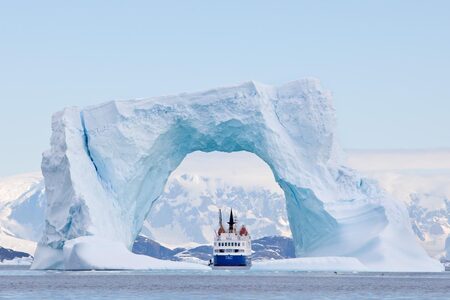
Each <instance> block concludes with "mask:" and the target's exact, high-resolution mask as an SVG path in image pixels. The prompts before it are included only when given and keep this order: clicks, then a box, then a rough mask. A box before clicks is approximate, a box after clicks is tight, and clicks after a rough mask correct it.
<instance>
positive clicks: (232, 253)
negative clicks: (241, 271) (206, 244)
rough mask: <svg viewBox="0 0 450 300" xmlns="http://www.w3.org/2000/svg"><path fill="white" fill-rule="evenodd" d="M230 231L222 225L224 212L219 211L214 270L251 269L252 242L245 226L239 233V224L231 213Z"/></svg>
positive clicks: (212, 264)
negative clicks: (230, 268) (221, 268)
mask: <svg viewBox="0 0 450 300" xmlns="http://www.w3.org/2000/svg"><path fill="white" fill-rule="evenodd" d="M227 223H228V231H225V229H224V227H223V224H222V211H221V210H220V209H219V229H218V230H217V232H216V237H215V238H214V246H213V261H211V262H210V264H211V266H212V267H213V268H220V267H224V268H229V267H233V268H234V267H240V268H250V267H251V265H252V260H251V255H252V241H251V238H250V235H249V233H248V231H247V228H245V226H244V225H242V226H241V228H240V229H239V232H237V222H236V219H235V218H234V217H233V210H231V212H230V220H229V221H228V222H227Z"/></svg>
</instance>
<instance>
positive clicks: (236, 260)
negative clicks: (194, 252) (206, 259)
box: [214, 255, 252, 267]
mask: <svg viewBox="0 0 450 300" xmlns="http://www.w3.org/2000/svg"><path fill="white" fill-rule="evenodd" d="M251 265H252V260H251V258H250V256H244V255H214V267H250V266H251Z"/></svg>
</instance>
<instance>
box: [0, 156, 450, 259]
mask: <svg viewBox="0 0 450 300" xmlns="http://www.w3.org/2000/svg"><path fill="white" fill-rule="evenodd" d="M403 152H404V153H403V154H401V153H400V154H399V153H397V152H396V153H394V154H392V153H391V152H370V153H368V152H362V151H351V152H349V153H348V156H349V161H350V162H351V164H352V166H353V167H355V168H358V169H360V170H361V171H363V172H366V174H367V175H368V176H370V177H373V178H376V179H377V180H378V181H379V182H380V185H381V186H383V188H385V189H386V190H388V191H389V192H390V193H392V194H394V195H395V197H397V198H398V199H401V200H402V201H403V202H404V203H405V204H406V205H407V208H408V213H409V215H410V218H411V225H412V228H413V230H414V232H415V233H416V235H417V238H418V240H419V241H420V243H421V244H422V246H423V247H424V248H425V249H426V251H427V252H428V253H429V254H430V255H431V256H432V257H435V258H441V257H443V256H445V255H446V254H450V239H448V236H449V234H450V225H449V218H450V200H449V199H450V193H449V190H450V172H448V173H447V171H446V168H447V167H448V166H446V165H445V164H446V163H448V162H449V161H450V158H449V159H448V160H447V159H446V157H445V155H444V154H443V153H445V151H444V152H443V151H438V152H437V153H435V154H434V155H433V154H432V153H430V152H426V153H415V154H414V156H412V154H411V153H410V152H408V151H403ZM389 153H391V154H389ZM402 157H403V158H404V157H409V159H408V160H406V162H403V163H402V162H401V159H402ZM408 161H409V162H410V163H409V164H408V163H407V162H408ZM427 161H428V163H426V162H427ZM435 161H436V163H434V162H435ZM416 162H417V163H416ZM439 162H440V163H439ZM414 163H415V164H416V165H414ZM418 163H420V164H421V165H417V164H418ZM383 164H385V165H383ZM399 164H401V165H399ZM386 165H387V166H388V167H390V169H389V168H387V167H386ZM411 165H413V168H411V167H410V168H408V167H407V166H411ZM377 166H378V167H377ZM44 202H45V195H44V187H43V184H42V176H41V175H40V173H31V174H24V175H18V176H12V177H8V178H0V246H3V247H5V248H11V249H14V250H17V251H23V252H27V253H31V254H33V252H34V249H35V242H36V241H38V240H39V238H40V234H41V232H40V231H41V230H42V225H43V214H44V209H45V205H44ZM219 207H221V208H222V209H224V210H225V212H226V211H227V210H228V209H229V207H233V209H235V211H236V212H237V213H238V218H239V222H242V223H244V224H246V225H247V226H248V227H249V229H250V231H251V234H252V236H253V237H254V238H260V237H264V236H270V235H281V236H290V229H289V224H288V220H287V217H286V208H285V202H284V196H283V193H282V191H281V189H279V188H278V186H277V185H276V184H275V181H274V179H273V175H272V174H271V172H270V169H269V168H268V167H267V165H265V164H264V163H262V161H261V160H259V159H257V158H256V156H253V155H243V154H233V155H230V154H220V155H219V154H217V153H216V154H214V153H213V154H204V153H195V154H193V155H191V156H190V157H188V158H187V159H186V160H185V161H183V163H182V164H181V165H180V166H179V168H177V170H175V172H174V173H173V174H172V175H171V176H170V178H169V181H168V183H167V184H166V187H165V190H164V193H163V195H162V196H161V198H160V199H159V200H158V201H157V202H155V204H154V206H153V208H152V210H151V212H150V214H149V216H148V217H147V220H146V222H145V223H144V228H143V229H142V232H141V235H143V236H146V237H149V238H151V239H153V240H155V241H158V242H160V243H161V244H163V245H166V246H168V247H171V248H174V247H178V246H184V247H188V246H196V245H199V244H205V243H208V241H210V240H211V238H212V235H213V229H214V228H215V227H216V225H217V214H218V208H219ZM240 212H245V214H242V215H241V214H239V213H240ZM447 240H448V242H447V243H446V241H447ZM446 245H447V248H446ZM446 249H447V251H446ZM449 258H450V257H449Z"/></svg>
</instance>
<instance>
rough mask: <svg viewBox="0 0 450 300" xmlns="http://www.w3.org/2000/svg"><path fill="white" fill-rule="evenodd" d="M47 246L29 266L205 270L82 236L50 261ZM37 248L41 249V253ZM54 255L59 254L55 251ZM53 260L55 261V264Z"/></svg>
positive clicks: (50, 254)
mask: <svg viewBox="0 0 450 300" xmlns="http://www.w3.org/2000/svg"><path fill="white" fill-rule="evenodd" d="M48 250H49V248H41V249H39V251H38V252H37V253H36V255H39V256H41V257H43V259H41V260H40V261H38V262H37V263H35V264H33V266H32V268H33V269H40V268H41V266H40V265H39V264H41V263H46V265H48V264H47V262H46V259H49V260H51V261H50V262H49V263H50V264H52V265H51V267H50V269H65V270H90V269H95V270H105V269H114V270H208V269H209V267H208V266H206V265H201V264H195V263H187V262H175V261H170V260H160V259H156V258H153V257H149V256H145V255H137V254H133V253H132V252H130V251H129V250H128V249H127V248H126V247H125V246H124V245H123V244H122V243H119V242H114V241H110V240H104V239H99V238H95V237H92V236H84V237H79V238H76V239H72V240H70V241H68V242H67V243H66V244H65V246H64V251H63V253H62V257H59V259H58V260H57V261H55V260H54V255H55V253H52V251H53V249H50V252H47V251H48ZM40 251H44V253H41V252H40ZM57 255H61V253H58V254H57ZM55 262H57V263H56V264H55Z"/></svg>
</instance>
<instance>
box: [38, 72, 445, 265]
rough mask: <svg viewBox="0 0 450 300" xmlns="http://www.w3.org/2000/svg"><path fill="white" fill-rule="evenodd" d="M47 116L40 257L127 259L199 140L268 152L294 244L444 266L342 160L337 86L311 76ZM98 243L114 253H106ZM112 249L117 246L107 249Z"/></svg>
mask: <svg viewBox="0 0 450 300" xmlns="http://www.w3.org/2000/svg"><path fill="white" fill-rule="evenodd" d="M52 127H53V135H52V140H51V146H52V147H51V149H50V150H49V151H48V152H46V153H44V155H43V161H42V171H43V174H44V177H45V184H46V192H47V198H48V208H47V215H46V229H45V233H44V237H43V240H42V241H41V243H40V245H39V247H38V250H37V252H36V260H35V263H34V266H33V267H34V268H60V269H73V268H80V269H84V268H117V260H127V259H129V260H132V259H133V258H131V257H129V258H125V256H126V255H128V254H126V255H125V254H124V253H125V252H124V251H123V249H121V247H123V246H126V247H128V248H130V246H131V245H132V242H133V240H134V238H135V236H136V235H137V233H138V232H139V231H140V229H141V226H142V223H143V221H144V219H145V218H146V216H147V214H148V212H149V209H150V207H151V204H152V202H153V201H155V200H156V199H157V198H158V197H159V195H160V194H161V192H162V190H163V187H164V185H165V182H166V180H167V178H168V176H169V175H170V173H171V172H172V171H173V170H174V169H175V168H176V167H177V166H178V165H179V164H180V162H181V161H182V160H183V158H184V157H185V156H186V155H187V154H188V153H191V152H193V151H204V152H209V151H222V152H233V151H248V152H251V153H254V154H256V155H257V156H259V157H260V158H261V159H262V160H263V161H265V162H266V163H267V164H268V165H269V167H270V168H271V170H272V172H273V174H274V177H275V179H276V181H277V183H278V184H279V185H280V187H281V188H282V189H283V191H284V193H285V197H286V207H287V212H288V218H289V222H290V224H291V231H292V235H293V238H294V241H295V245H296V253H297V255H298V256H353V257H356V258H358V259H359V260H360V261H361V262H363V263H364V264H366V265H367V266H369V267H371V268H372V269H401V270H406V269H409V270H411V269H422V270H423V269H427V270H431V269H436V268H437V265H436V264H435V262H434V261H432V260H430V259H429V258H428V257H427V255H426V254H425V252H424V251H423V250H422V249H421V248H420V247H419V246H418V245H417V243H416V242H415V240H414V237H413V235H412V233H411V230H410V229H409V224H408V219H407V215H406V212H405V209H404V208H403V207H402V206H400V205H399V204H397V203H396V202H395V201H392V200H391V199H389V198H388V197H387V196H386V195H385V194H384V193H383V192H382V191H381V190H380V189H379V188H378V187H377V186H376V185H375V184H374V183H371V182H369V181H367V180H365V179H362V178H360V177H359V176H358V175H357V174H356V173H354V172H353V171H351V170H349V169H347V168H345V167H343V166H341V164H340V161H339V159H338V153H339V150H338V147H337V145H336V137H335V117H334V109H333V107H332V105H331V100H330V95H329V94H328V93H327V92H325V91H323V90H322V89H321V88H320V86H319V83H318V82H317V81H316V80H300V81H295V82H291V83H288V84H285V85H283V86H280V87H271V86H265V85H261V84H257V83H255V82H249V83H245V84H243V85H240V86H236V87H229V88H220V89H214V90H210V91H206V92H201V93H193V94H180V95H178V96H168V97H159V98H152V99H147V100H133V101H114V102H109V103H106V104H103V105H99V106H94V107H89V108H86V109H78V108H68V109H65V110H63V111H61V112H59V113H57V114H55V115H54V116H53V123H52ZM99 245H106V246H105V250H106V249H107V250H106V251H107V252H108V253H104V254H103V255H99V254H98V251H97V250H98V248H99V247H100V246H99ZM113 253H121V255H122V258H121V256H120V255H118V256H116V257H115V258H113V259H111V260H107V259H105V256H106V257H107V256H108V254H111V255H112V254H113ZM100 256H101V257H100ZM97 260H101V264H99V263H98V262H97ZM150 267H151V266H150Z"/></svg>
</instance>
